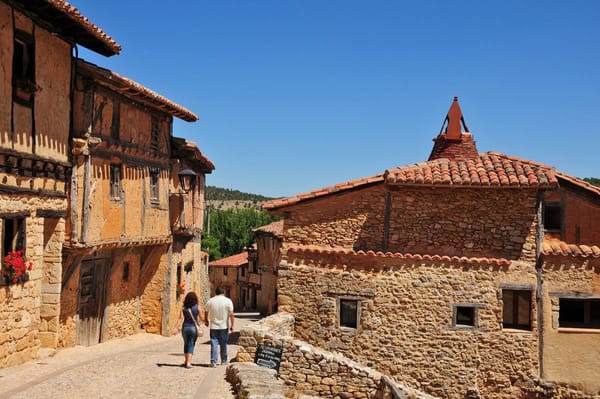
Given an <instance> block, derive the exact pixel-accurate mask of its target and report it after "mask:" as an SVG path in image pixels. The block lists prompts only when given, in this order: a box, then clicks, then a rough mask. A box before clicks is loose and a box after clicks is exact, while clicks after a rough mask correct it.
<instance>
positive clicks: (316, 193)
mask: <svg viewBox="0 0 600 399" xmlns="http://www.w3.org/2000/svg"><path fill="white" fill-rule="evenodd" d="M382 181H383V174H378V175H374V176H368V177H363V178H360V179H355V180H350V181H347V182H345V183H339V184H335V185H333V186H326V187H322V188H320V189H317V190H313V191H310V192H307V193H302V194H298V195H295V196H293V197H286V198H277V199H274V200H270V201H267V202H265V203H263V205H262V207H263V209H274V208H280V207H282V206H288V205H293V204H296V203H298V202H300V201H304V200H308V199H313V198H319V197H323V196H326V195H329V194H333V193H337V192H340V191H345V190H350V189H354V188H357V187H361V186H366V185H369V184H372V183H380V182H382Z"/></svg>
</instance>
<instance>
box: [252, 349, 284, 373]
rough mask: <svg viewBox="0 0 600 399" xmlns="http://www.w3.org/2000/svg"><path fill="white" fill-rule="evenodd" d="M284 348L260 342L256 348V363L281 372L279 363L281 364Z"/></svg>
mask: <svg viewBox="0 0 600 399" xmlns="http://www.w3.org/2000/svg"><path fill="white" fill-rule="evenodd" d="M282 353H283V349H281V348H276V347H274V346H269V345H262V344H259V345H258V348H257V349H256V356H255V357H254V363H256V364H258V365H259V366H262V367H267V368H270V369H274V370H277V373H278V374H279V365H280V364H281V354H282Z"/></svg>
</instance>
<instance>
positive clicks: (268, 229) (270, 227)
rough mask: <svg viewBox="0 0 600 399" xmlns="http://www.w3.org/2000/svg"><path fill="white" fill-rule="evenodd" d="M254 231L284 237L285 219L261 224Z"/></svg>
mask: <svg viewBox="0 0 600 399" xmlns="http://www.w3.org/2000/svg"><path fill="white" fill-rule="evenodd" d="M254 231H257V232H261V233H267V234H273V235H274V236H275V237H283V220H278V221H276V222H273V223H270V224H267V225H266V226H261V227H258V228H256V229H254Z"/></svg>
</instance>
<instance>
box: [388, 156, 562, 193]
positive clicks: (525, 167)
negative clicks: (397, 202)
mask: <svg viewBox="0 0 600 399" xmlns="http://www.w3.org/2000/svg"><path fill="white" fill-rule="evenodd" d="M384 176H385V182H386V183H387V184H389V185H436V186H437V185H442V186H482V187H536V188H537V187H555V186H556V185H557V183H558V181H557V179H556V176H555V175H554V172H553V169H552V168H550V167H548V166H543V165H541V164H537V163H535V162H529V161H524V160H519V159H517V158H514V157H510V156H507V155H504V154H499V153H494V152H487V153H484V154H479V157H478V158H477V159H446V158H440V159H434V160H431V161H427V162H421V163H417V164H413V165H408V166H402V167H399V168H395V169H388V170H387V171H386V172H385V175H384Z"/></svg>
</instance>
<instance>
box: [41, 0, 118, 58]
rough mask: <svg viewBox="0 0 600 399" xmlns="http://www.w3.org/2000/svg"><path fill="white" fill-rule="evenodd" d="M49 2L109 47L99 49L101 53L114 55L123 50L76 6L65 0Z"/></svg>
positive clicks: (51, 0) (49, 0)
mask: <svg viewBox="0 0 600 399" xmlns="http://www.w3.org/2000/svg"><path fill="white" fill-rule="evenodd" d="M48 3H49V4H51V5H52V6H53V7H54V8H55V9H57V10H59V11H61V12H62V13H63V14H64V15H66V16H67V17H68V18H69V19H71V20H72V21H74V22H75V23H77V24H78V25H80V26H81V27H82V28H83V29H84V30H86V31H87V32H88V33H90V34H91V35H92V36H94V37H95V38H96V39H98V40H99V41H100V42H102V43H103V44H104V45H105V46H106V48H107V49H106V50H104V51H99V52H101V54H103V55H112V54H111V53H113V54H119V53H120V52H121V46H120V45H119V44H118V43H117V42H116V41H114V40H113V39H112V38H111V37H110V36H109V35H107V34H106V33H105V32H104V31H103V30H102V29H100V28H99V27H98V26H97V25H94V24H93V23H92V22H90V20H89V19H87V18H86V17H85V16H83V15H82V14H81V13H80V12H79V10H78V9H77V8H76V7H74V6H72V5H71V4H69V3H67V2H66V1H63V0H48Z"/></svg>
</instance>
